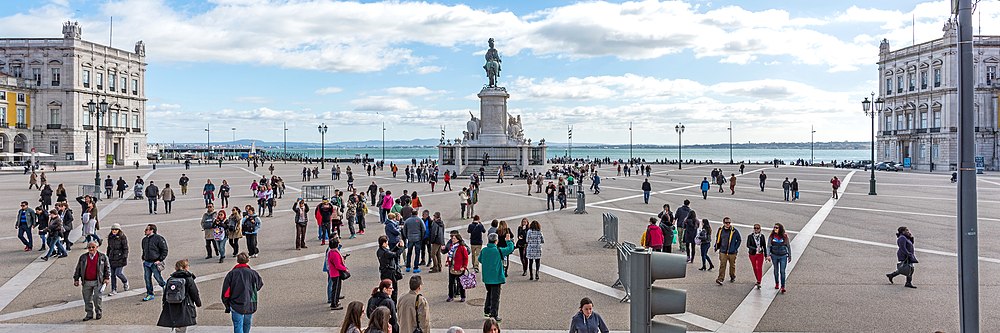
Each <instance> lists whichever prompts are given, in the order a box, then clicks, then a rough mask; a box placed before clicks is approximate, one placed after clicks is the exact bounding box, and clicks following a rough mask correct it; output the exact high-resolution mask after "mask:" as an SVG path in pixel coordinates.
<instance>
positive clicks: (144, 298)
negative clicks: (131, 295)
mask: <svg viewBox="0 0 1000 333" xmlns="http://www.w3.org/2000/svg"><path fill="white" fill-rule="evenodd" d="M153 298H155V297H153V295H149V294H146V297H143V298H142V301H143V302H149V301H152V300H153Z"/></svg>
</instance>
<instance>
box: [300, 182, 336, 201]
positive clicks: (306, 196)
mask: <svg viewBox="0 0 1000 333" xmlns="http://www.w3.org/2000/svg"><path fill="white" fill-rule="evenodd" d="M331 193H332V192H331V191H330V185H306V186H302V199H303V200H306V201H310V200H322V199H323V198H329V197H330V195H331Z"/></svg>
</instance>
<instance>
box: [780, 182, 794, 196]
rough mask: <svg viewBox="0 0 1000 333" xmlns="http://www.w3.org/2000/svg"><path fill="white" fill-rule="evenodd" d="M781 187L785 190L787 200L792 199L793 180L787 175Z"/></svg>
mask: <svg viewBox="0 0 1000 333" xmlns="http://www.w3.org/2000/svg"><path fill="white" fill-rule="evenodd" d="M781 189H782V190H784V191H785V201H789V200H791V191H792V182H791V181H789V180H788V177H785V181H784V182H781Z"/></svg>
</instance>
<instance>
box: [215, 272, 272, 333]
mask: <svg viewBox="0 0 1000 333" xmlns="http://www.w3.org/2000/svg"><path fill="white" fill-rule="evenodd" d="M236 262H237V265H236V266H235V267H233V269H232V270H230V271H229V273H227V274H226V279H225V280H223V282H222V304H224V305H225V306H226V313H230V312H232V318H233V326H234V327H242V330H240V331H242V332H249V331H250V324H251V323H252V322H253V314H254V313H255V312H257V292H258V291H260V289H261V288H263V287H264V280H262V279H261V278H260V274H257V271H255V270H253V269H251V268H250V265H248V264H249V263H250V256H249V255H247V254H246V253H245V252H241V253H240V254H238V255H236Z"/></svg>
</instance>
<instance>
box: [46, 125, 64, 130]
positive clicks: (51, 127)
mask: <svg viewBox="0 0 1000 333" xmlns="http://www.w3.org/2000/svg"><path fill="white" fill-rule="evenodd" d="M45 128H46V129H61V128H62V124H48V125H46V126H45Z"/></svg>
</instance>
